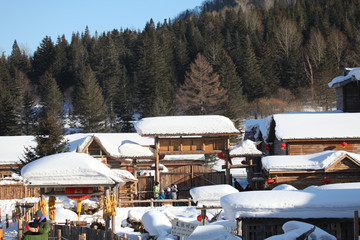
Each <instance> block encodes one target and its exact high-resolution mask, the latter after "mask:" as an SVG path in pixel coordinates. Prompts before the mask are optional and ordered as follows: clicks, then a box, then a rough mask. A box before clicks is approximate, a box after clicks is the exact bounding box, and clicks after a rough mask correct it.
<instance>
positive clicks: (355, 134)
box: [246, 111, 360, 141]
mask: <svg viewBox="0 0 360 240" xmlns="http://www.w3.org/2000/svg"><path fill="white" fill-rule="evenodd" d="M272 119H273V120H274V121H275V135H276V137H277V139H279V140H293V139H349V138H360V127H359V123H360V113H343V112H341V111H332V112H295V113H281V114H274V115H272V116H269V117H266V118H264V119H261V120H249V121H246V131H250V130H251V129H254V128H255V129H256V130H257V131H258V132H257V134H256V135H257V136H258V135H259V133H260V132H261V134H262V136H263V139H264V140H265V141H267V139H268V136H269V131H270V123H271V121H272ZM255 137H256V136H255Z"/></svg>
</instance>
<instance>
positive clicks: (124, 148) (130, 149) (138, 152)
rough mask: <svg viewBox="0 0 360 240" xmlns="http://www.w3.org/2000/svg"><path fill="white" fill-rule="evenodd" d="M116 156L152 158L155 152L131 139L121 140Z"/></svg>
mask: <svg viewBox="0 0 360 240" xmlns="http://www.w3.org/2000/svg"><path fill="white" fill-rule="evenodd" d="M118 149H119V153H118V156H120V157H126V158H154V157H155V152H154V150H153V149H152V148H150V147H145V146H141V145H139V144H138V143H135V142H132V141H123V142H122V143H121V145H120V146H119V148H118Z"/></svg>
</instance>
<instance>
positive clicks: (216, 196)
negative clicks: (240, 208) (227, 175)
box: [190, 184, 239, 207]
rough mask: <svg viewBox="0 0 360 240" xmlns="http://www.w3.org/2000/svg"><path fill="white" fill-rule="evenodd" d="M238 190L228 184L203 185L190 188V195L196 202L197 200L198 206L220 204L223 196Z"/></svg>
mask: <svg viewBox="0 0 360 240" xmlns="http://www.w3.org/2000/svg"><path fill="white" fill-rule="evenodd" d="M238 192H239V191H238V190H237V189H236V188H234V187H232V186H230V185H228V184H220V185H211V186H201V187H196V188H192V189H190V195H191V197H192V198H193V200H194V202H197V206H198V207H202V206H208V207H209V206H220V198H221V197H223V196H225V195H228V194H231V193H238Z"/></svg>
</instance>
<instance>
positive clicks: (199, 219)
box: [196, 214, 208, 222]
mask: <svg viewBox="0 0 360 240" xmlns="http://www.w3.org/2000/svg"><path fill="white" fill-rule="evenodd" d="M205 218H206V220H208V217H207V216H206V217H205ZM196 219H197V220H198V221H199V222H201V214H200V215H199V216H197V218H196Z"/></svg>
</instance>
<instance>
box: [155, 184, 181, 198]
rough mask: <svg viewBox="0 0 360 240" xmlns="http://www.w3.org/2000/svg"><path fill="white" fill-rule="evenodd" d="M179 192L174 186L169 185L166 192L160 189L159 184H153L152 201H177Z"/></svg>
mask: <svg viewBox="0 0 360 240" xmlns="http://www.w3.org/2000/svg"><path fill="white" fill-rule="evenodd" d="M178 193H179V190H178V188H177V186H176V184H171V186H170V187H168V188H167V189H166V191H165V190H164V189H163V188H161V189H160V184H159V182H155V185H154V199H158V200H160V199H178Z"/></svg>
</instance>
